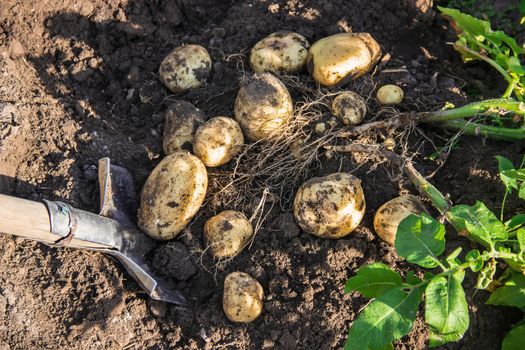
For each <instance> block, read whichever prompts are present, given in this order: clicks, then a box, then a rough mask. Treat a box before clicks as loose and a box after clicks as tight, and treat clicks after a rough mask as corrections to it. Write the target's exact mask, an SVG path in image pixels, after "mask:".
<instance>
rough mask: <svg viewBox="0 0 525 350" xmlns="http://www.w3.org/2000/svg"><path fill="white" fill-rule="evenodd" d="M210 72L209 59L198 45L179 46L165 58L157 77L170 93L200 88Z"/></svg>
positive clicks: (205, 51) (207, 54)
mask: <svg viewBox="0 0 525 350" xmlns="http://www.w3.org/2000/svg"><path fill="white" fill-rule="evenodd" d="M210 71H211V58H210V54H209V53H208V51H207V50H206V49H205V48H204V47H202V46H200V45H185V46H180V47H177V48H176V49H174V50H173V51H171V52H170V53H169V54H168V56H166V57H165V58H164V59H163V60H162V62H161V64H160V67H159V77H160V81H161V82H162V84H164V85H165V86H166V87H167V88H168V89H170V90H171V91H172V92H179V91H184V90H189V89H194V88H198V87H199V86H201V85H202V84H203V83H204V82H205V81H206V79H207V78H208V76H209V75H210Z"/></svg>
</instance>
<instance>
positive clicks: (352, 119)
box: [332, 91, 366, 126]
mask: <svg viewBox="0 0 525 350" xmlns="http://www.w3.org/2000/svg"><path fill="white" fill-rule="evenodd" d="M332 112H333V113H334V115H335V116H337V117H339V118H341V120H342V122H343V124H344V125H352V126H355V125H358V124H360V123H361V122H362V121H363V119H364V118H365V114H366V103H365V101H364V100H363V99H362V98H361V96H359V95H358V94H356V93H355V92H352V91H345V92H342V93H340V94H339V95H337V96H336V98H335V99H334V101H333V102H332Z"/></svg>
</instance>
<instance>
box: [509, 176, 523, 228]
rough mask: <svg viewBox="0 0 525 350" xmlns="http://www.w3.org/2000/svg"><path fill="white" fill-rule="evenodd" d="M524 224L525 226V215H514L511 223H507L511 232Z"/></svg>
mask: <svg viewBox="0 0 525 350" xmlns="http://www.w3.org/2000/svg"><path fill="white" fill-rule="evenodd" d="M522 187H523V186H522ZM523 224H525V214H518V215H514V216H513V217H512V218H511V219H510V220H509V221H507V222H506V223H505V225H506V226H507V228H508V229H509V230H513V229H515V228H518V227H520V226H521V225H523Z"/></svg>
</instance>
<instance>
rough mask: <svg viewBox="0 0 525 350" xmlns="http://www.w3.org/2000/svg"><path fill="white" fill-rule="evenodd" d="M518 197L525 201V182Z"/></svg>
mask: <svg viewBox="0 0 525 350" xmlns="http://www.w3.org/2000/svg"><path fill="white" fill-rule="evenodd" d="M518 197H520V198H521V199H523V200H524V201H525V182H524V183H522V184H521V187H520V191H519V192H518Z"/></svg>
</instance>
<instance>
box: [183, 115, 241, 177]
mask: <svg viewBox="0 0 525 350" xmlns="http://www.w3.org/2000/svg"><path fill="white" fill-rule="evenodd" d="M242 145H244V136H243V135H242V130H241V127H240V126H239V123H237V122H236V121H235V120H233V119H231V118H227V117H215V118H211V119H210V120H208V121H207V122H206V123H205V124H204V125H202V126H201V127H199V128H198V129H197V132H196V133H195V141H194V143H193V153H194V154H195V155H196V156H197V157H199V159H200V160H202V162H203V163H204V165H206V166H207V167H214V166H219V165H223V164H226V163H228V162H229V161H230V160H232V158H233V157H235V156H236V155H237V154H239V152H240V151H241V148H242Z"/></svg>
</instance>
